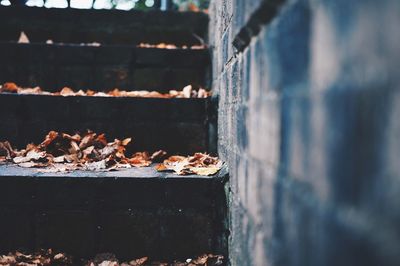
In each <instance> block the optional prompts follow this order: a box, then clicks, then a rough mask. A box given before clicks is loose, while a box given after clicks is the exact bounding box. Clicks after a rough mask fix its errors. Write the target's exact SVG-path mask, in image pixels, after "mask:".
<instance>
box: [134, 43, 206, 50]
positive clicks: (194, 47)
mask: <svg viewBox="0 0 400 266" xmlns="http://www.w3.org/2000/svg"><path fill="white" fill-rule="evenodd" d="M137 47H140V48H157V49H171V50H173V49H191V50H201V49H206V48H207V46H206V45H204V44H199V45H192V46H187V45H183V46H177V45H175V44H168V43H159V44H150V43H140V44H138V45H137Z"/></svg>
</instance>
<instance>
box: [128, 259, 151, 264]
mask: <svg viewBox="0 0 400 266" xmlns="http://www.w3.org/2000/svg"><path fill="white" fill-rule="evenodd" d="M148 259H149V258H148V257H143V258H140V259H136V260H131V261H130V262H129V265H131V266H142V265H145V263H146V262H147V260H148Z"/></svg>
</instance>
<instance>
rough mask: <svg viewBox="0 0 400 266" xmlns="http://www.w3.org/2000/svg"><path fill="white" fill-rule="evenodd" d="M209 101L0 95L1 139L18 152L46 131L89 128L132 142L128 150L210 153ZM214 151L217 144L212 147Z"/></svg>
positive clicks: (37, 141) (110, 136) (212, 124)
mask: <svg viewBox="0 0 400 266" xmlns="http://www.w3.org/2000/svg"><path fill="white" fill-rule="evenodd" d="M211 112H212V104H211V101H210V99H209V98H202V99H197V98H191V99H158V98H129V97H85V96H72V97H62V96H47V95H16V94H0V121H1V123H0V137H1V140H8V141H10V142H11V143H12V144H13V145H15V146H16V147H19V148H22V147H24V146H25V145H26V144H28V143H30V142H33V143H40V142H41V141H42V140H43V138H44V136H45V135H46V134H47V133H48V132H49V131H50V130H56V131H59V132H66V133H74V132H76V131H80V132H84V131H86V130H87V129H90V130H93V131H94V132H98V133H105V134H106V136H107V138H108V139H110V140H112V139H114V138H119V139H121V138H125V137H132V138H133V145H132V146H131V149H132V150H135V151H142V150H147V151H150V152H151V151H156V150H159V149H163V150H165V151H167V152H168V153H170V154H172V153H180V154H192V153H194V152H201V151H210V150H211V151H212V150H213V149H212V148H213V147H211V145H214V144H213V140H214V138H215V136H214V135H213V133H210V132H214V120H213V117H212V116H211V115H210V114H211ZM214 146H215V145H214Z"/></svg>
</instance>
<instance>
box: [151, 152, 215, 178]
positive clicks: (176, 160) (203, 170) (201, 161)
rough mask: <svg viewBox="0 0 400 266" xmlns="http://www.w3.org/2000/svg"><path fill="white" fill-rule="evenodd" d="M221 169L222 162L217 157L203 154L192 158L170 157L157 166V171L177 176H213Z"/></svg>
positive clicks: (196, 154)
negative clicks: (172, 172) (168, 171)
mask: <svg viewBox="0 0 400 266" xmlns="http://www.w3.org/2000/svg"><path fill="white" fill-rule="evenodd" d="M221 167H222V162H221V161H220V160H219V159H218V158H217V157H211V156H209V155H208V154H204V153H195V154H194V155H193V156H188V157H183V156H171V157H169V158H168V159H166V160H164V162H163V164H162V165H157V166H156V170H157V171H166V170H171V171H174V172H175V173H176V174H178V175H186V174H197V175H205V176H207V175H214V174H216V173H217V172H218V171H219V170H220V169H221Z"/></svg>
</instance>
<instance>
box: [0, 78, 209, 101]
mask: <svg viewBox="0 0 400 266" xmlns="http://www.w3.org/2000/svg"><path fill="white" fill-rule="evenodd" d="M0 93H16V94H35V95H53V96H96V97H139V98H167V99H169V98H207V97H209V96H210V95H211V94H210V92H208V91H206V90H205V89H203V88H199V89H198V90H195V89H194V88H193V86H192V85H188V86H185V87H184V88H183V89H182V90H180V91H177V90H170V91H169V92H168V93H160V92H157V91H146V90H140V91H124V90H119V89H113V90H111V91H109V92H96V91H93V90H86V91H83V90H79V91H74V90H73V89H71V88H69V87H64V88H63V89H61V90H60V91H58V92H48V91H44V90H42V89H41V88H40V87H34V88H22V87H19V86H18V85H17V84H15V83H13V82H7V83H4V84H3V85H0Z"/></svg>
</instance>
